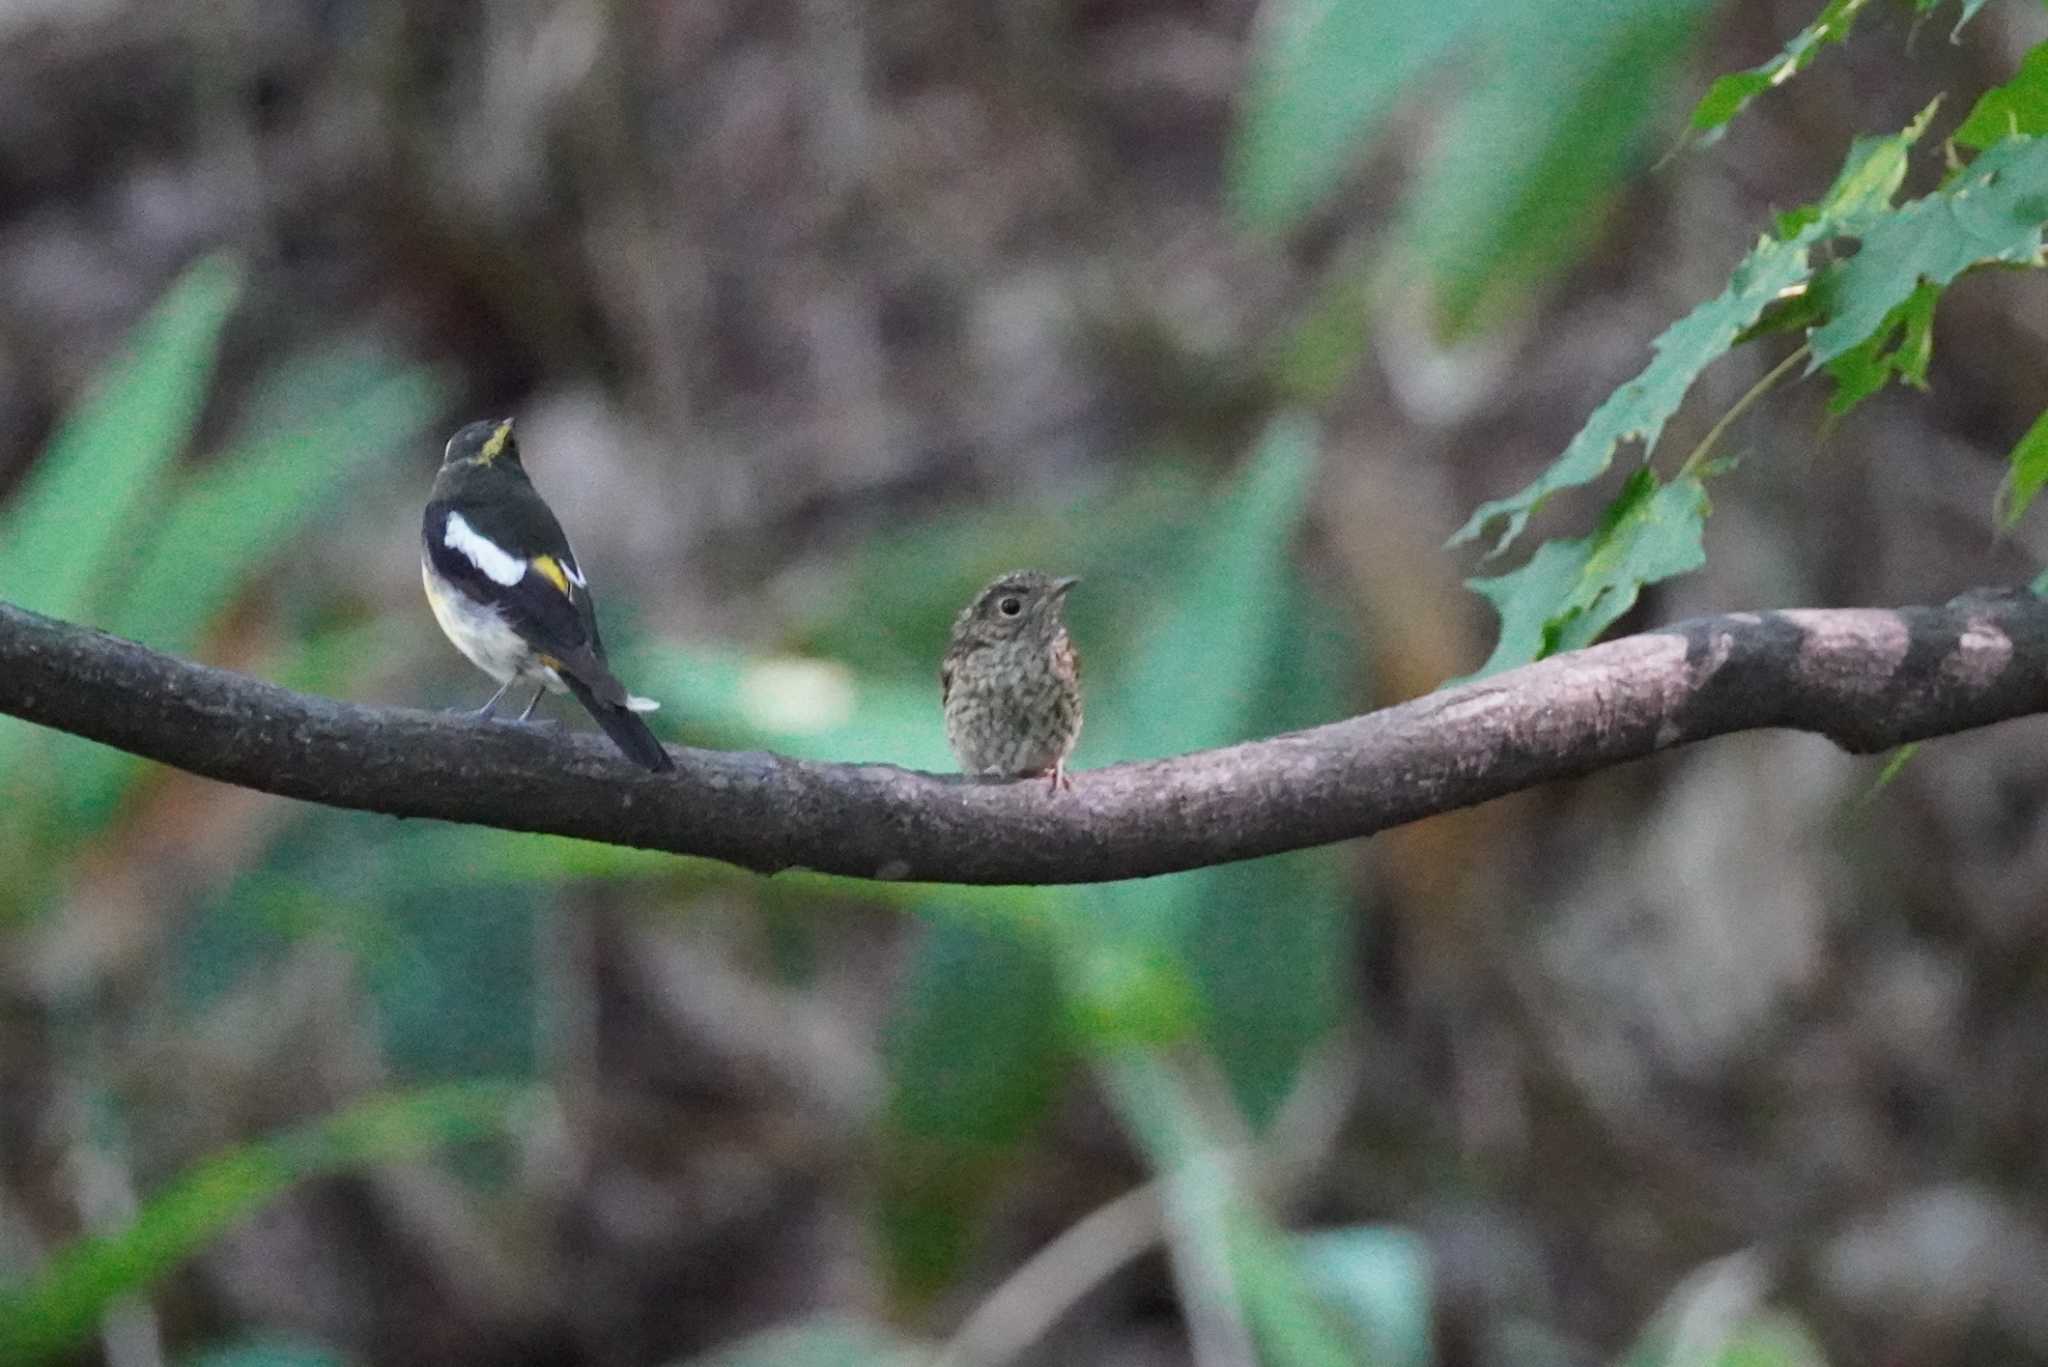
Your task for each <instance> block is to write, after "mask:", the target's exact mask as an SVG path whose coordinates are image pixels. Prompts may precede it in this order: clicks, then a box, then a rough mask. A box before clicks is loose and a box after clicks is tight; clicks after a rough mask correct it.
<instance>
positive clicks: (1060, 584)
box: [1052, 575, 1081, 598]
mask: <svg viewBox="0 0 2048 1367" xmlns="http://www.w3.org/2000/svg"><path fill="white" fill-rule="evenodd" d="M1080 582H1081V580H1080V577H1079V576H1078V575H1077V576H1075V577H1074V578H1071V579H1055V580H1053V581H1052V596H1053V597H1055V598H1064V597H1066V596H1067V590H1068V589H1070V588H1072V587H1074V585H1076V584H1078V583H1080Z"/></svg>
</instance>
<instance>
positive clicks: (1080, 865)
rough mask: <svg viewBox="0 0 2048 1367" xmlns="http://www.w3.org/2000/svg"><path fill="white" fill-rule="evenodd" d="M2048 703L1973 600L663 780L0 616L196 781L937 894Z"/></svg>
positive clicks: (2033, 635)
mask: <svg viewBox="0 0 2048 1367" xmlns="http://www.w3.org/2000/svg"><path fill="white" fill-rule="evenodd" d="M1189 686H1190V687H1200V682H1199V679H1198V678H1195V677H1192V676H1191V678H1190V681H1189ZM2041 711H2048V602H2044V601H2042V600H2040V599H2036V598H2034V597H2032V596H2031V595H2029V594H2026V593H2023V592H2018V591H2013V592H1983V593H1976V594H1968V595H1965V596H1963V597H1961V598H1958V599H1956V600H1954V601H1952V602H1950V603H1947V604H1945V605H1943V606H1940V607H1927V608H1901V609H1897V610H1885V609H1874V608H1873V609H1813V610H1798V611H1785V612H1764V613H1734V614H1730V615H1727V616H1723V617H1707V618H1700V619H1698V620H1695V621H1690V622H1681V623H1678V624H1677V625H1675V626H1670V627H1663V628H1659V629H1657V630H1653V631H1647V632H1644V633H1642V634H1640V635H1637V636H1629V637H1624V638H1623V639H1621V640H1618V641H1611V642H1608V643H1607V644H1605V645H1597V646H1593V647H1591V648H1589V649H1586V650H1580V651H1574V652H1572V653H1571V654H1568V655H1561V656H1558V657H1555V658H1553V659H1549V660H1545V661H1543V662H1541V663H1539V664H1534V665H1529V666H1526V667H1524V668H1522V669H1517V670H1514V671H1512V672H1509V673H1505V674H1499V675H1496V676H1494V677H1493V678H1490V679H1485V680H1481V681H1479V682H1476V683H1468V684H1463V685H1460V686H1458V687H1455V688H1447V689H1444V690H1442V691H1441V692H1437V693H1433V694H1430V695H1429V696H1427V697H1424V698H1418V699H1416V700H1415V701H1413V702H1408V703H1403V704H1401V705H1400V706H1398V707H1389V708H1385V709H1382V710H1381V711H1378V712H1371V713H1368V714H1366V715H1365V716H1361V717H1352V718H1350V719H1348V720H1346V721H1340V722H1333V723H1331V724H1330V725H1327V726H1319V727H1316V728H1314V729H1312V730H1308V731H1297V732H1293V733H1290V734H1288V735H1283V736H1274V737H1272V738H1270V739H1267V740H1257V741H1247V742H1245V743H1243V744H1241V745H1233V746H1229V747H1227V748H1225V749H1220V750H1205V751H1201V752H1199V753H1196V754H1191V755H1181V756H1179V757H1177V758H1174V759H1165V760H1152V761H1146V762H1143V763H1134V764H1118V765H1113V766H1111V767H1109V768H1105V769H1096V770H1091V771H1087V772H1082V773H1077V774H1076V775H1075V776H1074V787H1073V789H1072V791H1070V792H1065V793H1058V794H1052V793H1048V792H1047V790H1046V786H1045V784H1044V783H1043V782H1028V781H1027V782H1019V783H992V782H975V781H970V780H966V779H962V778H959V777H957V776H940V775H932V774H922V773H915V772H912V771H909V770H905V769H899V768H897V767H895V766H893V765H887V764H817V763H808V762H804V761H799V760H792V759H784V758H782V757H780V756H776V755H769V754H761V753H754V752H727V751H714V750H685V749H680V748H677V749H674V753H675V756H676V761H677V768H676V772H675V773H673V774H651V773H648V772H646V771H644V770H642V769H639V768H637V767H635V766H634V765H632V764H630V763H628V762H626V761H625V760H623V759H621V758H620V757H619V756H618V755H617V754H615V753H614V752H613V750H612V748H611V746H610V743H609V742H607V741H606V740H605V739H604V738H603V737H602V736H596V735H587V734H582V733H575V732H560V731H549V730H544V729H540V728H535V727H527V726H520V725H518V724H516V723H508V722H495V721H492V722H487V721H479V720H476V719H475V718H473V717H467V716H463V715H459V714H446V713H433V712H421V711H415V710H412V709H408V708H393V707H360V706H356V705H354V704H351V703H344V702H337V701H335V700H333V699H330V698H320V697H310V696H307V695H304V694H299V693H292V692H289V691H287V690H285V689H282V688H278V687H276V686H274V685H272V684H267V683H263V682H261V681H260V680H257V679H252V678H249V677H247V676H245V675H240V674H235V673H231V672H229V671H227V670H222V669H213V668H209V667H207V666H204V665H196V664H191V663H189V662H187V661H184V660H179V659H175V658H173V657H171V656H167V655H161V654H158V653H157V652H155V651H153V650H149V649H147V648H146V647H143V646H140V645H136V644H134V643H133V642H130V641H124V640H121V639H119V638H117V637H113V636H109V635H107V634H105V633H103V632H99V631H93V630H90V629H87V628H83V627H76V626H71V625H69V624H67V623H64V622H58V621H54V620H52V619H50V618H47V617H42V616H38V615H37V614H35V613H32V612H27V611H24V610H22V609H20V608H16V607H12V606H10V605H8V604H6V603H0V713H7V714H11V715H13V716H17V717H22V718H25V719H27V720H29V721H32V722H36V723H39V724H41V725H44V726H50V727H55V728H57V729H59V730H63V731H70V732H73V733H75V734H77V735H80V736H85V737H88V738H89V739H92V740H96V741H100V742H103V743H104V744H107V745H112V746H116V747H118V748H120V749H123V750H129V751H133V752H134V753H135V754H138V755H143V756H146V757H148V758H150V759H154V760H158V761H161V762H162V763H165V764H169V765H174V766H176V767H177V768H180V769H187V770H190V771H191V772H193V773H195V774H201V775H204V776H206V777H208V778H214V779H219V780H221V781H222V782H226V783H235V784H240V785H242V786H244V787H248V788H255V789H260V790H262V791H264V792H269V793H278V794H282V795H283V796H286V797H296V798H303V799H305V800H307V801H309V802H322V803H326V804H328V805H330V806H335V807H351V808H356V809H359V810H362V811H371V812H384V813H388V814H390V815H393V816H418V817H434V818H436V819H439V820H443V821H462V822H470V823H473V824H477V825H484V826H496V827H501V828H503V829H505V830H514V831H545V832H551V833H554V834H558V835H567V836H576V837H580V838H582V839H587V840H600V841H606V842H609V843H612V844H618V845H631V846H637V847H639V848H642V849H652V850H667V851H670V852H673V853H676V854H686V855H701V856H706V857H709V858H712V859H721V860H725V861H727V862H729V863H733V864H738V865H741V866H744V867H746V868H750V869H755V870H759V871H762V872H774V871H777V870H781V869H791V868H808V869H815V870H818V871H820V872H826V873H837V874H846V875H850V876H853V877H857V878H895V879H916V880H921V881H932V882H953V883H1087V882H1101V881H1106V880H1110V879H1117V878H1136V877H1143V876H1146V875H1150V874H1160V873H1171V872H1175V871H1177V870H1181V869H1191V868H1199V867H1202V866H1205V865H1210V864H1221V863H1226V862H1229V861H1231V860H1236V859H1248V858H1252V857H1254V856H1257V855H1265V854H1274V853H1278V852H1280V851H1282V850H1292V849H1300V848H1303V847H1306V846H1310V845H1322V844H1328V843H1330V842H1333V841H1338V840H1344V839H1348V838H1351V837H1355V836H1362V835H1371V834H1372V833H1374V832H1376V831H1381V830H1385V829H1386V828H1387V827H1389V826H1396V825H1400V824H1401V823H1403V822H1407V821H1414V820H1416V819H1418V818H1420V817H1425V816H1430V815H1434V814H1436V813H1438V812H1446V811H1450V810H1452V809H1453V808H1457V807H1468V806H1472V805H1474V804H1476V803H1480V802H1485V801H1488V800H1489V799H1492V798H1496V797H1500V796H1503V795H1505V794H1507V793H1512V792H1516V791H1518V790H1520V789H1523V788H1529V787H1533V786H1535V785H1537V784H1539V783H1546V782H1549V781H1551V780H1553V779H1559V778H1566V777H1570V776H1573V775H1578V774H1585V773H1590V772H1592V771H1593V770H1596V769H1601V768H1605V767H1607V766H1609V765H1612V764H1618V763H1621V762H1622V761H1624V760H1631V759H1637V758H1640V757H1641V756H1644V755H1648V754H1651V753H1653V752H1655V751H1658V750H1668V749H1671V748H1673V747H1674V746H1679V745H1685V744H1688V743H1690V742H1693V741H1697V740H1704V739H1706V738H1707V737H1709V736H1718V735H1722V734H1725V733H1727V732H1731V731H1744V730H1752V729H1756V728H1762V727H1789V728H1793V729H1797V730H1802V731H1813V732H1817V733H1819V734H1821V735H1824V736H1828V737H1830V738H1831V739H1833V740H1834V741H1835V742H1836V743H1838V744H1840V745H1841V746H1843V747H1844V748H1846V749H1848V750H1851V751H1857V752H1871V751H1878V750H1884V749H1887V748H1889V747H1891V746H1895V745H1899V744H1902V743H1904V742H1907V741H1913V740H1920V739H1923V738H1925V737H1929V736H1939V735H1946V734H1950V733H1952V732H1957V731H1964V730H1968V729H1970V728H1971V727H1977V726H1985V725H1988V724H1990V723H1992V722H1996V721H2004V720H2007V719H2009V718H2013V717H2020V716H2026V715H2029V714H2031V713H2035V712H2041ZM938 724H939V719H938V706H937V701H936V699H935V700H934V702H933V712H932V725H934V726H937V725H938Z"/></svg>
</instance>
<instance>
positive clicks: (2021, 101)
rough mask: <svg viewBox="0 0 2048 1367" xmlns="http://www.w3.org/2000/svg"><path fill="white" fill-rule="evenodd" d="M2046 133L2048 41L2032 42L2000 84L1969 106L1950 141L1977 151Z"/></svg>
mask: <svg viewBox="0 0 2048 1367" xmlns="http://www.w3.org/2000/svg"><path fill="white" fill-rule="evenodd" d="M2043 133H2048V43H2036V44H2035V45H2034V46H2033V47H2032V48H2030V49H2029V50H2028V52H2027V55H2026V56H2025V57H2024V58H2023V59H2021V61H2020V69H2019V72H2018V74H2016V75H2015V76H2014V77H2013V78H2012V79H2011V80H2009V81H2007V82H2006V83H2005V84H2004V85H1998V86H1993V87H1992V88H1991V89H1989V90H1987V91H1985V92H1984V93H1983V94H1982V95H1980V96H1978V97H1977V103H1976V104H1974V105H1972V106H1970V112H1969V114H1968V115H1967V116H1966V117H1965V118H1964V119H1963V123H1962V126H1961V127H1960V128H1958V129H1956V131H1955V133H1954V135H1953V136H1952V138H1951V139H1950V141H1952V142H1954V143H1955V144H1956V146H1958V147H1969V148H1974V149H1976V150H1978V151H1982V150H1983V149H1985V148H1987V147H1990V146H1991V145H1992V144H1993V143H1995V142H2000V141H2003V140H2004V139H2006V138H2009V137H2014V136H2021V137H2039V136H2040V135H2041V134H2043Z"/></svg>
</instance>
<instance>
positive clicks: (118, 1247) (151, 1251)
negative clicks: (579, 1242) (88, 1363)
mask: <svg viewBox="0 0 2048 1367" xmlns="http://www.w3.org/2000/svg"><path fill="white" fill-rule="evenodd" d="M530 1095H531V1090H530V1089H529V1088H526V1087H523V1086H516V1085H512V1084H508V1083H499V1082H465V1083H456V1084H452V1085H449V1086H445V1087H434V1088H429V1089H426V1090H424V1091H419V1092H412V1093H407V1094H403V1095H398V1096H382V1097H374V1098H372V1099H370V1100H367V1101H363V1102H360V1103H358V1104H356V1105H354V1106H351V1107H349V1108H348V1109H347V1110H344V1111H340V1112H337V1113H336V1114H334V1115H331V1116H328V1117H327V1118H325V1119H323V1120H318V1121H315V1122H313V1123H312V1124H309V1125H306V1126H304V1127H303V1128H300V1129H297V1130H293V1131H290V1132H288V1133H286V1134H283V1135H279V1136H278V1137H276V1138H273V1139H266V1140H259V1141H256V1142H253V1143H248V1144H242V1145H238V1146H236V1147H234V1148H232V1149H229V1150H227V1151H226V1152H224V1153H221V1154H219V1155H217V1156H215V1157H213V1158H211V1159H208V1160H206V1161H205V1162H202V1163H200V1164H199V1165H198V1166H197V1167H194V1168H191V1169H189V1170H188V1171H187V1172H186V1173H185V1174H184V1175H183V1176H181V1177H179V1178H177V1179H175V1180H174V1181H173V1182H172V1183H171V1184H170V1185H169V1186H168V1187H166V1188H164V1189H163V1190H162V1191H160V1192H158V1193H157V1194H156V1195H154V1196H152V1197H151V1198H150V1199H149V1200H148V1201H146V1202H145V1203H144V1204H143V1207H142V1210H141V1213H140V1214H139V1215H137V1217H136V1219H135V1223H134V1224H132V1225H130V1226H129V1227H128V1228H127V1229H125V1230H123V1231H121V1232H120V1233H118V1234H109V1235H102V1236H97V1237H93V1238H87V1239H81V1240H78V1241H76V1242H74V1243H72V1244H70V1245H67V1246H66V1247H65V1248H63V1249H61V1250H59V1251H58V1252H57V1254H56V1255H55V1256H54V1257H52V1258H51V1259H50V1260H49V1262H48V1263H47V1264H45V1265H44V1267H43V1268H42V1270H41V1271H40V1272H39V1273H38V1274H37V1275H36V1276H35V1277H34V1278H33V1279H32V1280H31V1281H30V1282H29V1283H28V1285H26V1286H24V1287H22V1288H20V1289H19V1290H17V1291H13V1292H10V1293H4V1294H0V1362H6V1363H9V1364H17V1363H19V1364H27V1363H35V1362H43V1361H48V1360H51V1359H55V1358H58V1357H61V1356H62V1355H63V1354H65V1353H67V1352H68V1351H69V1350H70V1349H72V1348H74V1347H75V1346H76V1345H77V1344H79V1343H80V1342H81V1341H83V1340H84V1339H85V1338H86V1337H87V1336H88V1335H89V1334H91V1333H92V1330H93V1326H94V1324H95V1323H96V1322H97V1321H98V1319H99V1317H100V1316H101V1314H102V1313H104V1312H105V1310H106V1308H107V1306H108V1305H109V1304H110V1303H111V1302H113V1301H114V1300H115V1299H116V1298H118V1297H120V1296H123V1295H127V1294H129V1293H131V1292H138V1291H142V1290H144V1289H146V1288H147V1287H149V1286H150V1285H152V1284H153V1283H155V1282H157V1281H159V1280H161V1279H162V1278H163V1277H164V1276H165V1275H167V1274H168V1273H170V1272H171V1271H172V1270H173V1269H175V1268H176V1267H177V1266H178V1265H179V1264H180V1263H182V1262H184V1261H185V1260H186V1259H187V1258H189V1257H190V1256H192V1254H193V1253H194V1252H196V1251H197V1250H199V1249H200V1248H201V1247H203V1246H204V1245H205V1244H207V1243H208V1242H209V1241H210V1240H212V1239H213V1238H214V1237H215V1236H216V1235H218V1234H219V1233H220V1232H221V1231H222V1230H223V1229H225V1228H227V1226H228V1225H230V1224H232V1223H233V1222H234V1221H236V1220H238V1219H240V1218H242V1217H243V1216H246V1215H248V1214H250V1213H252V1212H253V1211H255V1210H257V1209H259V1208H261V1207H262V1206H264V1205H266V1204H267V1203H269V1202H270V1201H272V1200H274V1199H276V1198H277V1197H278V1196H279V1195H280V1194H282V1193H283V1192H284V1191H285V1190H287V1189H288V1188H290V1187H291V1186H293V1185H294V1184H296V1183H299V1182H302V1181H305V1180H306V1179H308V1178H311V1177H318V1176H321V1175H323V1174H327V1173H332V1172H337V1171H340V1170H343V1169H346V1168H354V1167H363V1166H366V1165H369V1164H372V1163H388V1162H393V1161H398V1160H402V1159H412V1158H418V1157H421V1156H424V1155H425V1154H428V1153H431V1152H433V1151H434V1150H436V1149H439V1148H442V1147H445V1146H447V1145H449V1144H457V1143H465V1142H468V1141H472V1140H477V1139H484V1138H488V1137H491V1136H494V1135H497V1134H500V1133H503V1132H504V1131H505V1129H506V1128H507V1126H508V1125H509V1123H510V1122H511V1119H512V1115H513V1112H514V1109H515V1108H516V1107H517V1106H518V1105H519V1104H520V1102H522V1101H523V1100H524V1099H525V1098H527V1097H528V1096H530Z"/></svg>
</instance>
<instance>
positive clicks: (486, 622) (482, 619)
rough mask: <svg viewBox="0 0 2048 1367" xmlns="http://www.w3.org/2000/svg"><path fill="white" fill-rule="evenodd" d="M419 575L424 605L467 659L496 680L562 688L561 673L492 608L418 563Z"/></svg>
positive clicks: (558, 689)
mask: <svg viewBox="0 0 2048 1367" xmlns="http://www.w3.org/2000/svg"><path fill="white" fill-rule="evenodd" d="M420 578H421V579H422V581H424V582H425V584H426V586H427V605H428V606H429V607H431V608H433V610H434V620H435V621H436V622H439V623H440V624H441V630H442V632H443V633H444V634H445V635H446V636H447V637H448V639H449V640H450V641H451V642H453V643H454V645H455V648H456V649H457V650H459V651H461V652H462V653H463V654H464V655H465V656H467V657H468V658H469V662H470V663H471V664H473V665H475V666H476V667H477V668H478V669H481V670H482V671H483V672H484V673H486V674H488V675H490V676H491V677H492V678H493V679H496V680H497V681H498V682H499V683H508V682H510V681H511V680H512V679H513V678H515V677H518V676H524V677H526V678H529V679H535V680H538V681H540V682H542V683H545V684H546V685H547V686H548V688H549V689H550V690H551V691H553V692H556V693H560V692H563V691H565V690H564V686H563V684H562V679H561V676H560V675H559V674H557V673H555V671H554V670H552V669H549V668H548V667H547V666H546V665H544V664H542V663H541V662H540V660H539V658H538V657H537V656H536V655H535V654H534V650H533V647H531V646H529V645H528V644H527V643H526V642H525V641H524V640H523V639H521V637H520V635H519V633H518V632H516V631H514V630H513V629H512V627H511V626H510V624H508V623H507V622H506V621H505V619H504V617H503V616H501V615H500V614H499V612H498V610H497V609H496V608H493V607H490V606H488V605H487V604H484V603H479V602H477V601H476V600H475V599H473V598H471V597H470V596H469V595H468V594H466V593H464V592H462V590H460V589H458V588H456V587H454V586H453V585H452V584H449V583H448V582H447V581H446V580H444V579H442V578H441V577H440V576H439V575H437V574H435V573H434V570H433V567H432V566H431V565H428V564H425V563H424V562H422V564H421V566H420Z"/></svg>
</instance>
